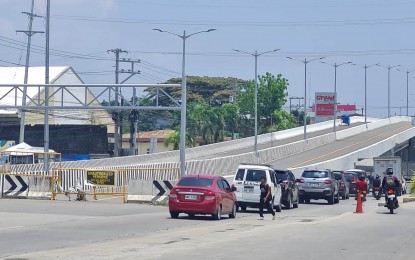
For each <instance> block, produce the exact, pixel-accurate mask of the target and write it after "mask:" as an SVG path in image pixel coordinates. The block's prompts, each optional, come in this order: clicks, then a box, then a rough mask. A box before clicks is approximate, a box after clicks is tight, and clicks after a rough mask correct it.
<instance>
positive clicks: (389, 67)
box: [378, 64, 401, 118]
mask: <svg viewBox="0 0 415 260" xmlns="http://www.w3.org/2000/svg"><path fill="white" fill-rule="evenodd" d="M378 66H379V67H382V68H384V69H387V70H388V118H389V117H390V116H391V113H390V110H391V69H393V68H397V67H400V66H401V65H395V66H388V67H383V66H381V65H379V64H378Z"/></svg>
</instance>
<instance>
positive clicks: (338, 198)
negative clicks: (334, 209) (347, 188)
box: [334, 193, 340, 204]
mask: <svg viewBox="0 0 415 260" xmlns="http://www.w3.org/2000/svg"><path fill="white" fill-rule="evenodd" d="M339 202H340V193H337V197H336V198H335V199H334V203H336V204H338V203H339Z"/></svg>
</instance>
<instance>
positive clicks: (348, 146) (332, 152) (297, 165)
mask: <svg viewBox="0 0 415 260" xmlns="http://www.w3.org/2000/svg"><path fill="white" fill-rule="evenodd" d="M407 127H408V126H403V127H400V128H398V129H394V130H391V131H389V132H385V133H382V134H379V135H376V136H373V137H371V138H369V139H366V140H363V141H360V142H358V143H354V144H350V145H347V146H344V147H342V148H339V149H337V150H334V151H331V152H329V153H326V154H323V155H320V156H317V157H315V158H313V159H310V160H307V161H304V162H301V163H299V164H295V165H293V166H290V167H288V168H290V169H292V168H297V167H300V166H302V165H304V164H306V163H309V162H312V161H315V160H317V159H321V158H323V157H326V156H328V155H332V154H334V153H337V152H340V151H343V150H345V149H347V148H350V147H353V146H356V145H359V144H362V143H366V142H368V141H371V140H373V139H375V138H378V137H380V136H383V135H386V134H389V133H392V132H395V131H398V130H401V129H408V128H407Z"/></svg>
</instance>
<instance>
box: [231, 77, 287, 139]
mask: <svg viewBox="0 0 415 260" xmlns="http://www.w3.org/2000/svg"><path fill="white" fill-rule="evenodd" d="M258 81H259V82H258V125H259V128H260V129H259V132H263V130H261V129H268V128H270V126H271V125H272V124H273V120H274V112H275V111H280V110H281V109H282V106H283V105H284V104H285V103H286V102H287V99H286V98H287V95H288V93H287V88H288V80H287V79H285V78H283V77H282V75H281V74H279V75H277V76H276V77H275V76H274V75H272V74H271V73H266V74H265V75H262V76H259V77H258ZM237 101H238V106H239V109H240V113H241V116H242V117H243V118H245V119H252V120H253V119H254V118H255V82H254V81H253V80H251V81H248V82H246V84H245V85H243V86H242V87H241V88H240V94H239V95H238V99H237Z"/></svg>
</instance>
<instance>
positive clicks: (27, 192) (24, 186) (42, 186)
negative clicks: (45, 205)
mask: <svg viewBox="0 0 415 260" xmlns="http://www.w3.org/2000/svg"><path fill="white" fill-rule="evenodd" d="M0 174H1V197H2V198H21V199H28V198H31V199H33V198H34V199H51V198H52V194H53V176H52V175H45V174H14V173H0Z"/></svg>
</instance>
